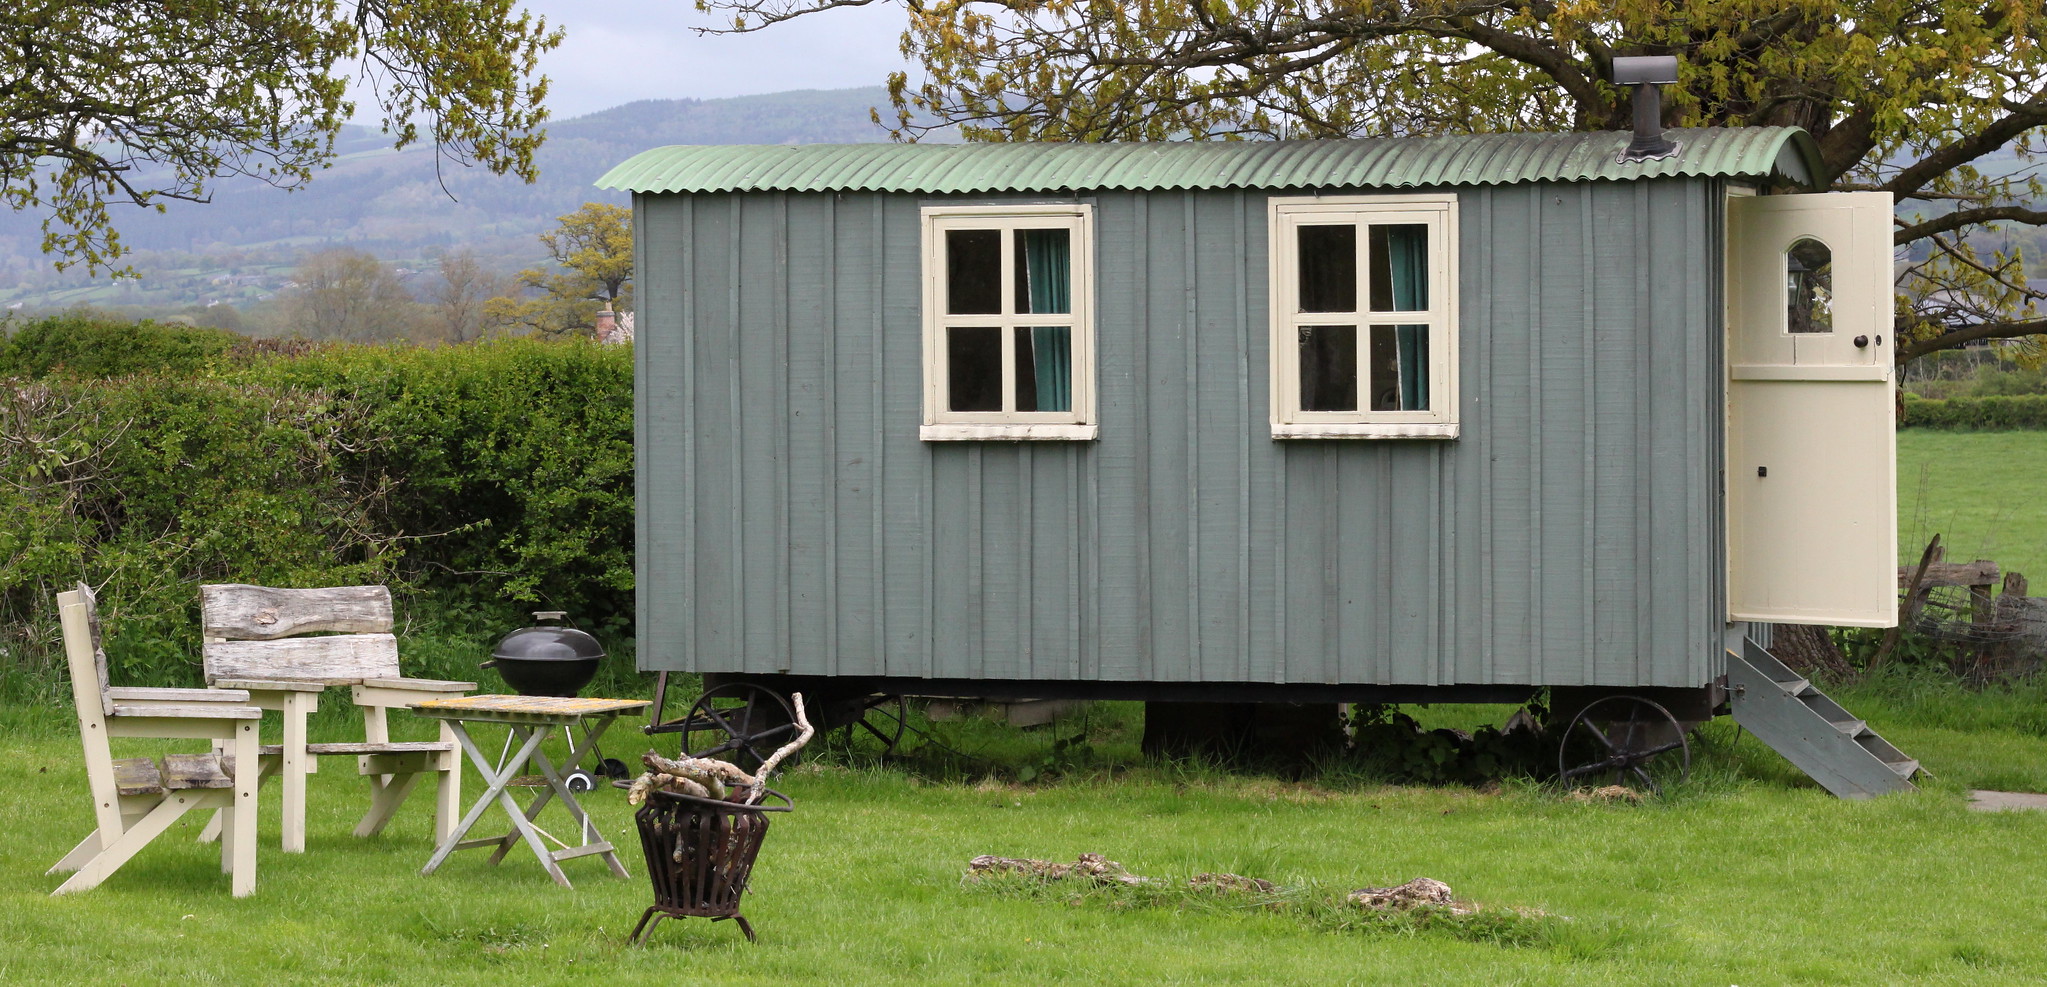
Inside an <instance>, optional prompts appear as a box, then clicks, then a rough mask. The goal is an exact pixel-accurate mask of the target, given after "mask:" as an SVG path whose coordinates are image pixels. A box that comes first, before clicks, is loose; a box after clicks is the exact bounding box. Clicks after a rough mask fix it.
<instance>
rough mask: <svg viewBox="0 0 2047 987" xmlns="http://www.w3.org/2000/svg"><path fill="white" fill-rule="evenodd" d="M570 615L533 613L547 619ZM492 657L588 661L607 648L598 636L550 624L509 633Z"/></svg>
mask: <svg viewBox="0 0 2047 987" xmlns="http://www.w3.org/2000/svg"><path fill="white" fill-rule="evenodd" d="M566 616H568V612H567V611H565V610H540V611H536V612H535V613H534V614H533V619H534V620H538V621H543V622H545V621H550V620H560V619H562V618H563V617H566ZM490 656H491V657H492V658H510V659H514V660H517V661H585V660H588V659H591V658H602V657H604V648H603V647H602V646H600V645H598V643H597V639H596V638H594V637H591V636H590V635H588V634H585V633H584V632H582V631H579V630H577V629H575V628H573V627H563V626H560V625H552V624H547V625H543V626H535V627H525V628H521V629H519V630H516V631H513V632H512V633H510V634H507V635H505V636H504V639H503V640H500V641H499V642H498V646H497V648H496V650H494V651H492V652H491V653H490Z"/></svg>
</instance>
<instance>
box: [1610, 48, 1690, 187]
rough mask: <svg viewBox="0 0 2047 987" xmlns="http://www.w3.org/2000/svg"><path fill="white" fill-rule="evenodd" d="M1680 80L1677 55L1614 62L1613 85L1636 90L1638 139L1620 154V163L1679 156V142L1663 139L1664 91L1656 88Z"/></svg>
mask: <svg viewBox="0 0 2047 987" xmlns="http://www.w3.org/2000/svg"><path fill="white" fill-rule="evenodd" d="M1676 81H1677V56H1675V55H1640V56H1624V57H1621V58H1616V59H1614V60H1613V83H1614V85H1617V86H1634V87H1635V139H1634V140H1632V141H1629V142H1628V149H1627V150H1625V151H1622V152H1621V154H1620V159H1619V160H1620V162H1621V163H1622V164H1626V163H1628V162H1630V161H1654V160H1656V159H1657V158H1667V157H1670V156H1671V155H1673V154H1676V153H1677V149H1678V145H1677V142H1676V141H1671V140H1666V139H1665V138H1664V136H1663V90H1661V89H1658V88H1656V87H1657V86H1661V85H1668V84H1670V83H1673V82H1676Z"/></svg>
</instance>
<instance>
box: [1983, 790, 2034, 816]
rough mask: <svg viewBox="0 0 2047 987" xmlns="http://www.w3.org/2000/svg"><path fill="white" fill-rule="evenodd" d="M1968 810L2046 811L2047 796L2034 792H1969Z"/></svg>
mask: <svg viewBox="0 0 2047 987" xmlns="http://www.w3.org/2000/svg"><path fill="white" fill-rule="evenodd" d="M1969 808H1971V809H1974V810H1976V811H1977V812H2012V811H2015V810H2018V809H2039V810H2043V811H2047V795H2041V794H2038V793H2035V792H1990V791H1971V792H1970V793H1969Z"/></svg>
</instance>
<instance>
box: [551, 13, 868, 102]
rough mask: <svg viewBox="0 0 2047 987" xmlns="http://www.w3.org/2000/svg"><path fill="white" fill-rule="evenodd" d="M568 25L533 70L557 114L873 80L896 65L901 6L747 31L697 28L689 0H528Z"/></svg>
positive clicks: (699, 22) (701, 21) (698, 18)
mask: <svg viewBox="0 0 2047 987" xmlns="http://www.w3.org/2000/svg"><path fill="white" fill-rule="evenodd" d="M526 7H527V9H529V10H531V11H533V12H534V13H537V14H539V15H541V16H543V17H545V18H546V19H547V21H548V23H549V24H557V25H560V26H562V27H564V28H566V29H567V31H568V36H567V38H566V40H564V41H563V42H562V45H561V47H560V48H557V49H555V50H554V51H552V52H550V53H548V54H547V55H546V56H545V57H544V58H543V60H542V62H541V71H542V72H544V73H545V74H546V75H547V76H548V78H549V79H551V80H553V81H552V83H551V88H550V92H549V97H548V104H549V105H550V107H552V109H553V115H554V117H555V119H557V120H563V119H568V118H569V117H573V116H579V115H582V114H585V113H592V112H595V111H598V110H602V109H606V108H609V107H612V106H617V105H619V104H620V103H629V102H632V101H633V100H637V99H681V98H694V99H717V98H721V97H726V96H742V95H748V94H752V93H770V92H783V91H787V90H791V89H843V88H847V87H851V86H873V85H880V84H881V83H882V82H883V81H885V80H886V79H887V77H888V73H889V72H891V71H894V70H896V69H899V68H901V67H902V66H903V62H902V57H901V56H900V55H899V54H898V53H897V50H896V44H897V38H898V36H899V35H900V34H901V33H902V27H903V11H902V8H901V7H899V6H897V5H894V4H889V3H877V4H873V5H870V6H867V7H852V8H844V9H838V10H830V11H825V12H823V13H820V14H813V15H808V16H805V17H801V18H797V19H796V20H794V21H790V22H788V23H785V24H778V25H776V26H774V27H771V28H768V29H766V30H763V31H759V32H756V33H752V34H743V35H730V34H728V35H699V34H697V32H696V31H694V30H692V28H695V27H702V26H706V25H708V24H710V23H712V21H711V20H710V19H709V18H708V17H707V16H706V15H703V14H700V13H697V12H696V10H695V9H694V8H693V7H692V6H691V4H690V2H689V0H617V2H606V3H587V2H581V3H579V2H575V0H529V2H528V3H527V4H526Z"/></svg>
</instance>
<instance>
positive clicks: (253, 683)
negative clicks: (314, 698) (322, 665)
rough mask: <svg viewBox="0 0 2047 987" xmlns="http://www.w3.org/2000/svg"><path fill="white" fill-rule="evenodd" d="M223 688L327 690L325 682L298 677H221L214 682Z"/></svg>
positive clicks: (259, 690) (285, 690)
mask: <svg viewBox="0 0 2047 987" xmlns="http://www.w3.org/2000/svg"><path fill="white" fill-rule="evenodd" d="M213 684H214V685H215V686H217V687H219V688H223V689H246V690H248V691H250V692H325V691H326V690H327V683H325V682H301V681H299V680H297V679H220V680H218V681H216V682H214V683H213Z"/></svg>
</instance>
